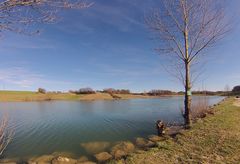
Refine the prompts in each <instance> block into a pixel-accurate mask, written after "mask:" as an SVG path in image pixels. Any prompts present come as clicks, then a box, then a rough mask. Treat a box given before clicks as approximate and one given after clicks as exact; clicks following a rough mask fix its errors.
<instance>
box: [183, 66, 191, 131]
mask: <svg viewBox="0 0 240 164" xmlns="http://www.w3.org/2000/svg"><path fill="white" fill-rule="evenodd" d="M185 69H186V82H185V83H186V84H185V100H184V102H185V103H184V105H185V113H184V118H185V125H186V127H191V124H192V121H191V82H190V63H188V62H186V63H185Z"/></svg>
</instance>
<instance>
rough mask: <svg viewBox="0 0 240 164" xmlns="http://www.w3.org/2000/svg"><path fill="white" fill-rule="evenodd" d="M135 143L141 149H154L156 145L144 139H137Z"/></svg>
mask: <svg viewBox="0 0 240 164" xmlns="http://www.w3.org/2000/svg"><path fill="white" fill-rule="evenodd" d="M135 142H136V145H137V146H138V147H139V148H149V147H154V146H155V145H156V144H155V143H154V142H152V141H149V140H147V139H144V138H137V139H136V141H135Z"/></svg>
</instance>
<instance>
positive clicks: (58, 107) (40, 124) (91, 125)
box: [0, 96, 223, 159]
mask: <svg viewBox="0 0 240 164" xmlns="http://www.w3.org/2000/svg"><path fill="white" fill-rule="evenodd" d="M196 99H199V97H193V103H194V102H195V101H196ZM222 99H223V97H217V96H213V97H209V104H210V105H213V104H215V103H218V102H219V101H220V100H222ZM182 105H183V97H165V98H158V99H132V100H117V101H49V102H17V103H10V102H7V103H0V113H1V115H2V114H3V113H4V112H7V113H8V115H9V117H10V121H9V126H10V127H11V128H13V129H14V131H15V135H14V139H13V141H12V142H11V144H10V145H9V147H8V149H7V150H6V152H5V154H4V156H5V157H6V158H20V159H28V158H31V157H33V156H41V155H46V154H52V153H54V152H69V153H71V154H72V155H73V156H74V157H79V156H81V155H91V153H94V152H89V150H87V149H86V147H85V146H86V145H87V143H91V142H93V143H100V144H104V143H114V142H117V141H123V140H130V141H133V140H134V139H135V138H136V137H146V136H147V135H150V134H155V133H156V129H155V121H156V120H158V119H162V120H164V121H168V122H179V123H181V122H183V118H182V116H181V110H180V108H181V107H182Z"/></svg>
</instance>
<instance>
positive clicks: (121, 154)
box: [112, 150, 127, 159]
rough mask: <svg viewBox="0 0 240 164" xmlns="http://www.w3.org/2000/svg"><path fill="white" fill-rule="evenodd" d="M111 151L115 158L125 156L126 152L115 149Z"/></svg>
mask: <svg viewBox="0 0 240 164" xmlns="http://www.w3.org/2000/svg"><path fill="white" fill-rule="evenodd" d="M112 153H113V154H112V155H113V156H114V158H115V159H121V158H123V157H126V156H127V154H126V153H125V152H124V151H123V150H116V151H114V152H112Z"/></svg>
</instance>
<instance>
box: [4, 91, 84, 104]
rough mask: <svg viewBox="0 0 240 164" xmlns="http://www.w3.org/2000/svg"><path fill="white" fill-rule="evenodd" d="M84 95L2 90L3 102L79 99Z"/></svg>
mask: <svg viewBox="0 0 240 164" xmlns="http://www.w3.org/2000/svg"><path fill="white" fill-rule="evenodd" d="M82 97H83V95H75V94H70V93H47V94H41V93H37V92H30V91H0V101H1V102H12V101H14V102H19V101H49V100H79V99H81V98H82Z"/></svg>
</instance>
